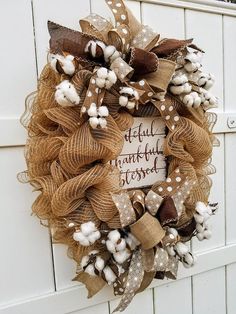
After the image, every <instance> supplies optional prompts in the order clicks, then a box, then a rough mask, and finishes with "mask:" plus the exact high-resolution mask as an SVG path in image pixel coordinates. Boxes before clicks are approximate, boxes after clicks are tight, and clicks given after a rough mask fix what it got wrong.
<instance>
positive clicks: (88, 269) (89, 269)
mask: <svg viewBox="0 0 236 314" xmlns="http://www.w3.org/2000/svg"><path fill="white" fill-rule="evenodd" d="M94 270H95V269H94V266H93V265H92V264H90V265H88V266H87V267H86V268H85V270H84V271H85V273H88V274H89V275H90V276H96V274H95V272H94Z"/></svg>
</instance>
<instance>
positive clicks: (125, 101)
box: [22, 0, 217, 311]
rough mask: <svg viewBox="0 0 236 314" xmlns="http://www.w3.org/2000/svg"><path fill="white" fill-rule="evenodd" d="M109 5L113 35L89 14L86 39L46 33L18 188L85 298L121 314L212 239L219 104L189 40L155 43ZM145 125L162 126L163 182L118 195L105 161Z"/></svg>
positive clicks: (59, 30) (60, 30) (56, 28)
mask: <svg viewBox="0 0 236 314" xmlns="http://www.w3.org/2000/svg"><path fill="white" fill-rule="evenodd" d="M106 2H107V4H108V5H109V7H110V8H111V10H112V12H113V14H114V17H115V21H116V25H115V28H114V26H113V25H112V24H111V23H110V22H108V21H107V20H105V19H103V18H101V17H100V16H98V15H95V14H93V15H90V16H88V17H87V18H85V19H82V20H81V21H80V25H81V28H82V32H78V31H74V30H70V29H68V28H65V27H63V26H60V25H58V24H55V23H53V22H48V28H49V33H50V37H51V39H50V54H49V62H48V64H47V65H46V66H45V68H44V69H43V71H42V73H41V76H40V79H39V83H38V91H37V94H36V95H35V94H33V97H30V98H28V101H27V110H26V113H25V114H24V115H23V117H22V122H23V124H24V125H25V126H27V129H28V135H29V138H28V142H27V144H26V161H27V167H28V170H27V171H26V172H25V174H26V178H25V180H28V181H29V182H30V183H31V184H32V185H33V186H34V188H35V190H37V191H39V192H40V193H39V195H38V197H37V198H36V200H35V202H34V204H33V206H32V210H33V212H34V213H35V214H36V215H37V216H38V217H39V218H40V219H41V220H42V221H48V227H50V228H51V230H52V233H53V238H54V240H55V241H56V242H59V243H65V244H67V245H68V246H69V255H70V256H71V257H72V258H73V259H74V260H75V261H76V262H77V264H78V270H77V276H76V277H75V280H78V281H81V282H83V283H84V284H85V285H86V286H87V289H88V291H89V297H91V296H93V295H94V294H95V293H97V292H98V291H99V290H100V289H101V288H102V287H103V286H104V285H105V283H106V282H107V283H108V284H111V285H112V286H113V288H114V293H115V295H122V299H121V302H120V304H119V306H118V307H117V309H116V310H120V311H122V310H124V309H125V308H126V307H127V305H128V304H129V303H130V301H131V300H132V298H133V296H134V295H135V294H136V293H137V292H140V291H142V290H143V289H145V288H146V287H147V286H148V285H149V284H150V282H151V281H152V280H153V278H160V279H162V278H164V277H168V278H172V279H174V278H176V274H177V268H178V262H179V261H180V262H182V263H183V264H184V266H186V267H189V266H192V265H193V263H194V259H193V256H192V254H191V253H190V252H189V249H188V247H187V246H186V245H185V244H184V242H186V241H189V240H190V239H191V237H192V236H193V235H197V237H198V239H199V240H202V239H204V238H209V236H210V231H209V230H208V227H207V224H206V220H207V219H208V218H209V216H210V215H211V214H212V213H213V211H214V208H213V206H212V205H209V204H208V196H209V191H210V187H211V181H210V179H209V177H208V175H209V174H212V173H213V172H214V167H213V166H212V165H211V164H210V158H211V154H212V145H213V141H214V137H213V135H212V133H211V130H212V127H213V125H214V123H215V120H216V117H215V114H213V113H206V110H207V109H209V108H212V107H214V106H215V105H216V104H217V99H216V98H215V97H214V96H213V95H212V94H211V93H209V91H208V89H209V88H210V87H211V86H212V84H213V81H214V78H213V76H212V75H211V74H206V73H204V72H203V71H202V68H201V61H200V60H201V55H202V53H203V51H202V50H201V49H199V48H198V47H196V46H195V45H194V44H193V43H192V39H190V40H176V39H162V40H159V35H158V34H156V33H155V32H154V31H153V30H152V29H151V28H149V27H148V26H144V25H141V24H140V23H139V22H138V21H137V20H136V19H135V18H134V17H133V16H132V14H131V12H130V11H129V10H128V9H127V8H126V7H125V5H124V3H123V1H122V0H113V1H106ZM31 100H32V101H31ZM150 116H152V117H155V116H159V117H161V118H162V119H163V121H164V122H165V124H166V129H167V131H166V138H165V145H164V154H165V156H166V157H167V173H168V176H167V178H166V180H165V181H164V182H157V183H155V184H154V185H153V186H151V187H147V188H145V189H138V190H137V189H131V190H123V189H122V188H121V186H120V175H119V169H117V168H116V167H114V166H112V165H111V164H110V161H111V160H114V159H116V158H117V157H118V156H119V154H120V152H121V150H122V147H123V141H124V139H123V132H124V131H125V130H127V129H129V128H130V127H131V125H132V123H133V117H150Z"/></svg>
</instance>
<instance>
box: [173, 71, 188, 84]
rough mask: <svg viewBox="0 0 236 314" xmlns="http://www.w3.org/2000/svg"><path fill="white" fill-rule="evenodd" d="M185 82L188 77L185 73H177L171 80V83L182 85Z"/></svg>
mask: <svg viewBox="0 0 236 314" xmlns="http://www.w3.org/2000/svg"><path fill="white" fill-rule="evenodd" d="M186 82H188V78H187V76H186V75H185V74H178V75H176V76H174V77H173V78H172V80H171V83H172V84H174V85H182V84H184V83H186Z"/></svg>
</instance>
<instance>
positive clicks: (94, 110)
mask: <svg viewBox="0 0 236 314" xmlns="http://www.w3.org/2000/svg"><path fill="white" fill-rule="evenodd" d="M87 112H88V115H89V116H90V117H97V115H98V112H97V106H96V104H95V103H92V104H91V105H90V107H89V109H88V111H87Z"/></svg>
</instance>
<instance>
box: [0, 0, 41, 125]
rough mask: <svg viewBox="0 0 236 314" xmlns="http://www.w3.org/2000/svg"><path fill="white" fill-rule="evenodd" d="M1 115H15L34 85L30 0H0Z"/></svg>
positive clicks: (19, 110)
mask: <svg viewBox="0 0 236 314" xmlns="http://www.w3.org/2000/svg"><path fill="white" fill-rule="evenodd" d="M0 33H1V49H0V68H1V87H0V90H1V102H0V118H1V119H2V118H6V117H18V116H20V115H21V113H22V112H23V110H24V100H25V95H27V94H29V93H30V92H31V91H32V90H34V89H35V86H36V63H35V55H34V34H33V24H32V15H31V2H30V0H22V1H17V0H11V1H1V3H0Z"/></svg>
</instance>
